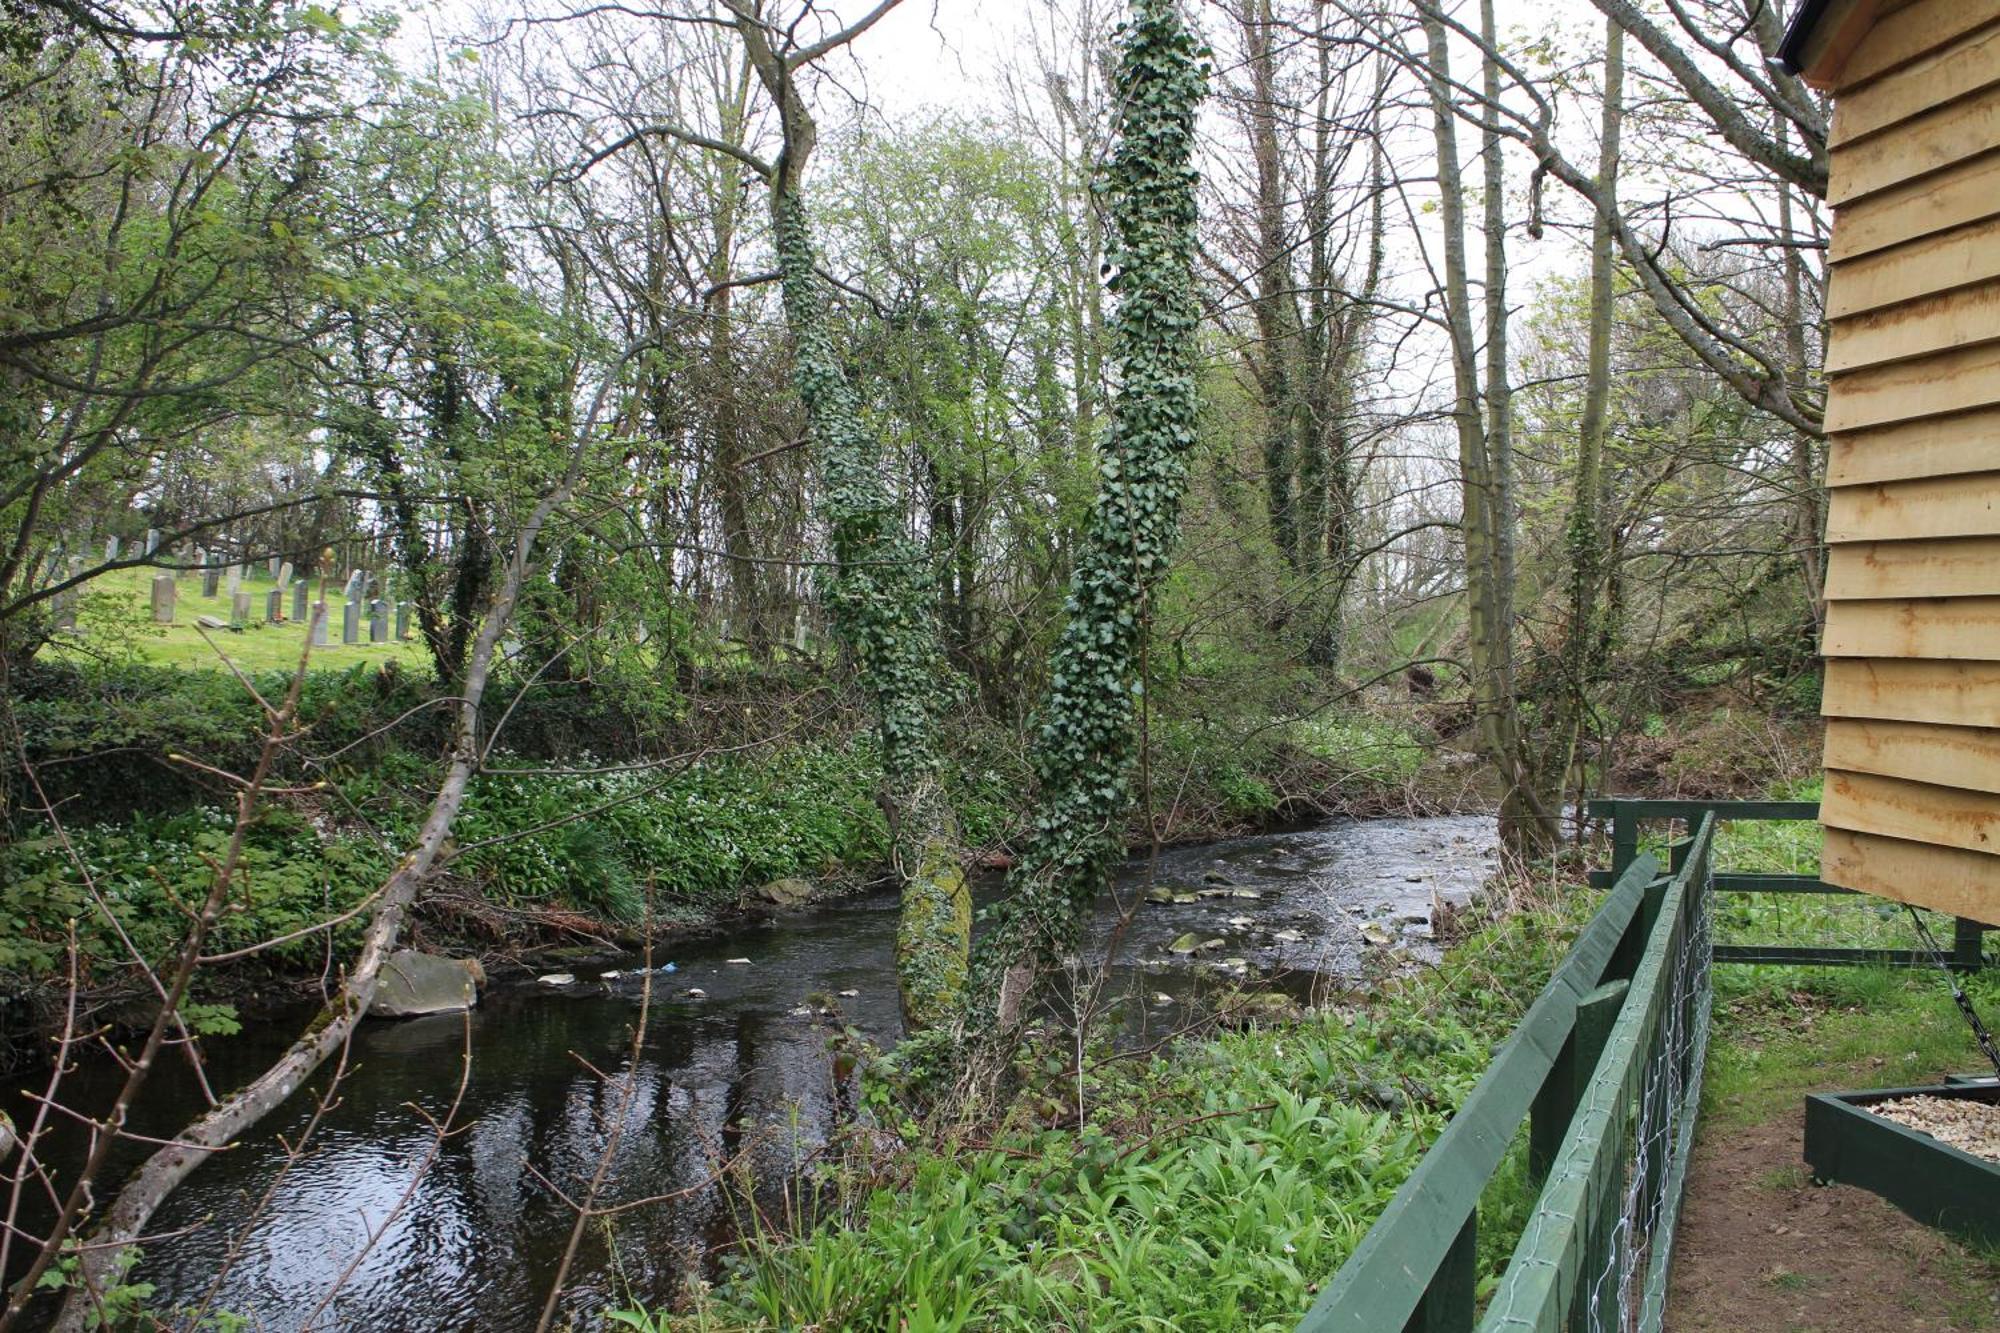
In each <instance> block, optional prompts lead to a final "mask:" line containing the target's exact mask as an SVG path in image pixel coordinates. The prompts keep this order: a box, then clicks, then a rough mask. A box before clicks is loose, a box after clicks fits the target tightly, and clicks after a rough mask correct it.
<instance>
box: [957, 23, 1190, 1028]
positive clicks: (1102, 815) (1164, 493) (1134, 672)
mask: <svg viewBox="0 0 2000 1333" xmlns="http://www.w3.org/2000/svg"><path fill="white" fill-rule="evenodd" d="M1121 39H1122V40H1121V43H1120V50H1119V61H1118V73H1117V76H1116V80H1115V82H1116V86H1117V89H1118V92H1119V102H1118V107H1119V109H1118V112H1117V117H1116V144H1115V147H1114V148H1113V150H1112V153H1111V157H1110V161H1109V163H1108V164H1107V165H1106V167H1105V170H1104V174H1103V176H1102V177H1101V178H1100V180H1099V183H1098V192H1099V194H1100V196H1101V197H1102V198H1103V200H1104V202H1105V207H1106V210H1107V211H1108V212H1109V214H1110V217H1111V223H1112V231H1113V239H1112V246H1111V249H1110V250H1109V251H1108V252H1107V260H1108V262H1109V264H1110V266H1111V268H1112V277H1111V280H1110V283H1109V287H1110V290H1111V292H1112V293H1113V294H1114V295H1115V296H1116V297H1117V300H1118V308H1117V313H1116V314H1115V315H1114V317H1113V319H1112V358H1113V361H1114V362H1115V363H1116V366H1117V370H1118V388H1117V395H1116V398H1115V399H1114V402H1113V405H1112V422H1111V427H1110V430H1109V432H1108V433H1107V434H1106V436H1105V437H1104V439H1103V440H1102V442H1101V443H1100V444H1099V446H1098V462H1097V471H1098V490H1097V498H1096V501H1095V503H1094V504H1093V505H1092V507H1091V513H1090V519H1089V522H1088V525H1087V526H1086V527H1085V529H1084V533H1083V537H1082V541H1081V544H1080V548H1079V550H1078V552H1077V558H1076V566H1075V570H1074V572H1073V573H1072V574H1071V577H1070V590H1069V597H1068V600H1067V601H1066V603H1065V605H1064V613H1065V615H1066V617H1067V619H1066V621H1065V624H1064V626H1063V631H1062V637H1061V638H1060V639H1059V640H1058V642H1057V644H1056V647H1055V650H1054V652H1053V654H1052V655H1051V658H1050V668H1049V690H1048V694H1047V696H1046V697H1045V698H1044V699H1043V701H1042V706H1041V722H1040V726H1039V728H1038V730H1037V734H1036V742H1035V750H1034V755H1033V763H1034V769H1035V780H1036V790H1035V796H1034V814H1033V820H1032V822H1031V824H1030V826H1029V831H1028V834H1027V839H1026V842H1025V845H1024V846H1023V847H1022V849H1021V852H1020V855H1019V856H1018V857H1017V858H1016V860H1015V862H1014V865H1013V868H1012V869H1011V870H1010V871H1009V872H1008V876H1007V890H1006V895H1005V897H1004V898H1003V899H1002V901H1001V903H1000V906H999V909H998V911H997V913H996V916H995V919H994V922H993V927H992V931H991V933H990V935H989V936H988V937H987V940H986V941H985V942H984V943H983V944H982V954H981V958H980V960H979V967H978V969H977V971H976V973H975V978H974V983H973V985H972V986H971V987H970V988H969V990H968V996H967V998H968V1003H969V1017H968V1019H967V1025H968V1030H969V1031H970V1032H973V1033H977V1034H979V1039H980V1042H981V1044H982V1045H985V1046H986V1047H987V1049H988V1050H989V1051H991V1050H994V1049H1004V1048H1005V1046H1006V1044H1007V1042H1008V1041H1009V1040H1010V1039H1011V1037H1012V1035H1013V1034H1014V1033H1015V1032H1017V1031H1018V1029H1019V1026H1020V1023H1021V1020H1022V1017H1023V1013H1024V1006H1025V1005H1026V1003H1027V1000H1028V998H1029V996H1030V994H1031V993H1032V991H1033V988H1034V986H1035V984H1036V982H1037V980H1038V979H1039V977H1040V975H1041V974H1042V971H1043V969H1045V968H1046V966H1047V965H1048V964H1049V963H1050V962H1051V961H1053V960H1055V959H1057V958H1060V957H1061V956H1062V955H1063V954H1064V953H1066V952H1068V951H1069V950H1071V949H1073V948H1075V946H1076V943H1077V940H1078V937H1079V935H1080V933H1081V930H1082V925H1083V922H1084V921H1085V920H1086V919H1087V918H1088V915H1089V912H1090V908H1091V905H1092V904H1093V903H1094V902H1095V901H1096V900H1097V895H1098V894H1099V893H1101V892H1102V891H1103V889H1104V885H1105V882H1106V878H1107V876H1108V875H1109V873H1110V870H1111V867H1112V866H1113V865H1114V864H1115V863H1116V862H1117V860H1118V858H1119V857H1120V856H1121V855H1122V854H1123V852H1124V841H1123V837H1122V830H1123V827H1124V819H1125V815H1126V812H1127V811H1128V810H1129V808H1130V806H1131V804H1132V800H1133V797H1134V791H1133V785H1132V768H1133V761H1134V759H1135V757H1136V751H1137V749H1138V744H1137V742H1138V734H1139V730H1138V726H1137V710H1138V704H1139V701H1140V699H1141V697H1142V693H1143V680H1142V672H1141V668H1142V662H1143V650H1144V644H1145V640H1146V633H1147V627H1148V621H1149V614H1150V613H1149V606H1150V598H1151V596H1152V593H1153V591H1154V589H1155V588H1156V587H1157V586H1158V585H1159V582H1160V580H1161V578H1162V577H1163V576H1164V574H1165V573H1166V570H1167V566H1168V562H1169V560H1170V558H1171V556H1172V553H1173V548H1174V541H1175V538H1176V536H1177V534H1178V531H1179V523H1180V505H1181V498H1182V496H1183V495H1184V494H1185V492H1186V489H1187V467H1188V454H1189V452H1190V450H1191V449H1192V448H1193V446H1194V443H1195V439H1196V434H1197V414H1198V409H1199V388H1198V386H1199V383H1200V377H1199V373H1198V368H1197V348H1196V331H1197V328H1198V326H1199V321H1200V308H1199V306H1198V304H1197V301H1196V298H1195V288H1194V272H1193V259H1194V247H1195V226H1196V221H1197V209H1196V203H1195V187H1196V180H1197V177H1196V173H1195V169H1194V166H1193V159H1194V147H1195V111H1196V108H1197V107H1198V105H1199V104H1200V101H1201V98H1202V95H1203V93H1204V90H1205V87H1206V83H1207V68H1206V66H1205V64H1204V62H1203V60H1202V57H1201V51H1200V48H1199V46H1198V44H1197V42H1196V39H1195V36H1194V34H1193V33H1191V32H1190V31H1189V30H1188V29H1187V27H1186V26H1185V25H1184V24H1183V23H1182V21H1181V17H1180V13H1179V9H1178V6H1177V5H1176V4H1175V3H1174V0H1134V4H1133V6H1132V10H1131V17H1130V19H1129V21H1128V22H1127V24H1126V25H1125V27H1124V29H1123V30H1122V33H1121Z"/></svg>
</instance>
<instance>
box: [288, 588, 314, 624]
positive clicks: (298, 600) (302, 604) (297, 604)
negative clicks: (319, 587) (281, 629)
mask: <svg viewBox="0 0 2000 1333" xmlns="http://www.w3.org/2000/svg"><path fill="white" fill-rule="evenodd" d="M310 591H311V590H310V589H309V588H307V586H306V581H305V580H304V579H300V580H299V581H298V582H297V583H294V584H293V585H292V619H293V620H304V619H305V618H306V597H307V595H308V593H309V592H310Z"/></svg>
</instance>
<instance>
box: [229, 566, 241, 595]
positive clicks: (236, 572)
mask: <svg viewBox="0 0 2000 1333" xmlns="http://www.w3.org/2000/svg"><path fill="white" fill-rule="evenodd" d="M242 586H243V566H241V565H231V566H230V567H229V595H230V596H231V597H234V596H235V595H236V593H237V590H238V589H240V588H241V587H242Z"/></svg>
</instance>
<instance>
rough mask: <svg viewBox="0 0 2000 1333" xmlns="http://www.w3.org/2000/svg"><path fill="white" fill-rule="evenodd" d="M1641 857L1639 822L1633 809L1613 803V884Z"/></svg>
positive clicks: (1618, 802) (1623, 803)
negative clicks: (1636, 858) (1635, 859)
mask: <svg viewBox="0 0 2000 1333" xmlns="http://www.w3.org/2000/svg"><path fill="white" fill-rule="evenodd" d="M1638 855H1639V821H1638V820H1637V819H1636V818H1634V817H1633V815H1632V808H1631V807H1630V806H1628V805H1626V804H1625V802H1623V801H1613V802H1612V803H1611V882H1612V883H1614V884H1615V883H1617V882H1618V877H1619V876H1620V875H1622V874H1624V873H1625V867H1626V866H1629V865H1631V864H1632V861H1633V858H1634V857H1636V856H1638Z"/></svg>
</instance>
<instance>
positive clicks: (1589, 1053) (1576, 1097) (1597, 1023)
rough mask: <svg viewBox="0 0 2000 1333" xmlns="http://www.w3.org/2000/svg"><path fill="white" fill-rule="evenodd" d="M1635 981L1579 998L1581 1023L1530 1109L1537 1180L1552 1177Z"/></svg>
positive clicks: (1619, 982)
mask: <svg viewBox="0 0 2000 1333" xmlns="http://www.w3.org/2000/svg"><path fill="white" fill-rule="evenodd" d="M1631 984H1632V983H1631V982H1629V981H1625V980H1622V979H1621V980H1616V981H1607V982H1605V983H1604V984H1603V985H1601V986H1599V987H1598V988H1597V989H1596V990H1594V991H1592V992H1591V993H1590V994H1588V995H1586V996H1584V997H1583V998H1582V999H1581V1000H1578V1001H1577V1002H1576V1026H1575V1027H1574V1028H1573V1029H1571V1031H1570V1035H1569V1040H1567V1041H1565V1042H1564V1043H1563V1047H1562V1053H1561V1054H1560V1055H1558V1056H1557V1057H1556V1062H1555V1065H1554V1066H1553V1067H1552V1068H1551V1069H1550V1070H1549V1076H1548V1079H1547V1081H1546V1082H1544V1083H1543V1084H1542V1090H1541V1091H1540V1092H1539V1093H1537V1094H1536V1095H1535V1105H1534V1109H1533V1110H1531V1111H1530V1112H1529V1113H1528V1172H1529V1174H1530V1175H1531V1176H1532V1177H1533V1178H1534V1179H1535V1180H1538V1181H1539V1180H1543V1179H1545V1178H1547V1176H1548V1174H1549V1164H1550V1163H1552V1162H1554V1161H1555V1159H1556V1153H1557V1152H1558V1151H1559V1150H1560V1149H1561V1148H1562V1141H1563V1135H1565V1134H1567V1133H1569V1122H1570V1121H1571V1120H1572V1119H1574V1118H1575V1116H1576V1108H1577V1103H1578V1102H1579V1101H1580V1100H1582V1097H1583V1093H1584V1089H1586V1088H1588V1087H1589V1086H1590V1078H1591V1075H1593V1074H1595V1073H1596V1072H1597V1058H1598V1057H1599V1056H1601V1055H1603V1054H1604V1043H1605V1042H1606V1041H1608V1040H1609V1039H1610V1037H1611V1028H1612V1025H1613V1024H1614V1023H1616V1022H1617V1021H1618V1009H1619V1007H1620V1006H1621V1005H1623V1004H1624V1003H1625V992H1626V991H1627V990H1629V989H1631Z"/></svg>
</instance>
